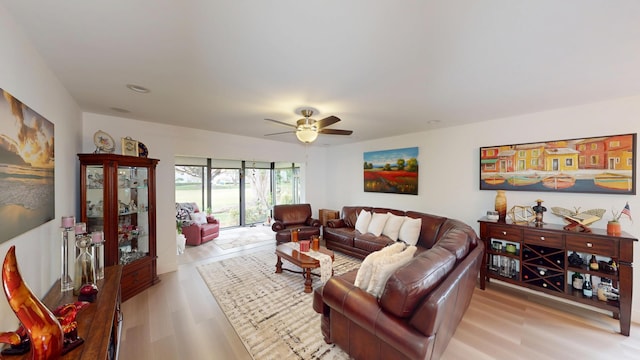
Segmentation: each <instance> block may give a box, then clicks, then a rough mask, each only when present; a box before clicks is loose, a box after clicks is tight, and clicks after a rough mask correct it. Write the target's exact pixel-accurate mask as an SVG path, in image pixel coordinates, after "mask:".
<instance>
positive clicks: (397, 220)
mask: <svg viewBox="0 0 640 360" xmlns="http://www.w3.org/2000/svg"><path fill="white" fill-rule="evenodd" d="M387 215H389V218H388V219H387V223H386V224H384V229H382V235H386V236H387V237H389V239H391V240H393V241H396V240H398V234H399V233H400V227H401V226H402V223H403V222H404V216H398V215H393V214H392V213H387Z"/></svg>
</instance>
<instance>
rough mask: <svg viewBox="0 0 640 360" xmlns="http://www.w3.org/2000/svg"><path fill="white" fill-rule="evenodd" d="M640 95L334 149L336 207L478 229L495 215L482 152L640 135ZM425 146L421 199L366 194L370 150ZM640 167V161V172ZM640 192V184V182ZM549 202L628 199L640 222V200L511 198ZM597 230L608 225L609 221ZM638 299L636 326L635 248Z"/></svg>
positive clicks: (591, 204)
mask: <svg viewBox="0 0 640 360" xmlns="http://www.w3.org/2000/svg"><path fill="white" fill-rule="evenodd" d="M638 119H640V96H636V97H629V98H622V99H616V100H611V101H606V102H600V103H593V104H588V105H583V106H577V107H572V108H565V109H557V110H552V111H545V112H540V113H534V114H526V115H522V116H514V117H509V118H504V119H497V120H492V121H486V122H483V123H479V124H472V125H466V126H459V127H453V128H447V129H441V130H434V131H429V132H422V133H417V134H410V135H405V136H399V137H391V138H386V139H380V140H376V141H368V142H362V143H358V144H351V145H344V146H339V147H332V148H330V149H328V150H327V158H328V159H342V160H341V161H339V162H331V166H329V167H328V168H329V171H328V173H327V174H328V175H327V178H326V183H327V184H332V183H333V184H337V183H338V182H340V181H344V179H351V180H350V181H348V182H344V183H343V185H342V186H338V187H335V188H332V189H331V196H329V204H327V206H328V207H329V208H332V209H340V208H341V207H342V206H343V205H372V206H381V207H391V208H397V209H405V210H418V211H425V212H429V213H434V214H439V215H444V216H447V217H455V218H458V219H460V220H462V221H464V222H466V223H468V224H470V225H472V226H474V228H475V229H476V231H478V225H477V220H478V219H479V218H480V217H482V216H483V215H484V214H485V212H486V210H490V209H491V210H492V209H493V202H494V198H495V192H493V191H480V190H478V188H479V180H478V178H479V171H480V170H479V158H480V155H479V148H480V147H482V146H491V145H504V144H516V143H528V142H537V141H545V140H558V139H571V138H581V137H590V136H599V135H614V134H626V133H638V132H640V121H638ZM411 146H418V147H419V156H418V162H419V166H420V172H419V176H420V178H419V185H418V186H419V190H418V192H419V194H418V195H417V196H411V195H395V194H377V193H365V192H364V191H363V184H362V183H363V180H362V163H363V152H365V151H372V150H383V149H394V148H401V147H411ZM639 164H640V162H639V161H638V159H637V156H636V169H638V168H639V166H640V165H639ZM636 186H638V184H636ZM538 198H541V199H542V200H544V203H543V205H545V206H546V207H547V208H549V207H551V206H562V207H565V208H569V209H573V208H574V207H576V206H577V207H581V208H582V209H585V210H586V209H590V208H604V209H607V210H611V209H614V210H616V211H620V210H621V209H622V208H623V207H624V205H625V203H626V202H627V201H628V202H629V206H630V207H631V213H632V216H634V214H635V218H636V219H638V218H640V199H639V198H638V195H635V196H631V195H602V194H559V193H548V192H528V191H510V192H507V200H508V206H507V208H511V207H512V206H514V205H527V206H529V205H534V204H535V200H536V199H538ZM610 215H611V213H610V211H609V212H608V213H607V215H606V216H605V218H604V219H603V220H600V221H598V222H596V223H595V224H594V225H593V226H594V227H598V228H604V227H606V219H608V217H610ZM544 220H545V221H546V222H549V223H557V224H562V220H561V219H560V218H558V217H556V216H555V215H553V214H551V213H550V212H547V213H546V214H545V217H544ZM621 222H622V228H623V230H624V231H626V232H629V233H631V234H632V235H634V236H635V237H639V236H640V227H639V225H640V222H638V221H636V222H635V223H633V222H631V221H628V220H626V219H624V218H623V220H622V221H621ZM634 262H635V263H636V267H635V269H634V279H635V280H634V288H635V290H636V296H635V297H634V302H633V304H634V306H633V309H634V311H633V320H634V321H636V322H638V321H640V296H639V294H640V293H638V291H640V287H639V286H638V284H639V283H640V270H639V269H640V248H639V247H638V244H637V243H636V246H635V247H634Z"/></svg>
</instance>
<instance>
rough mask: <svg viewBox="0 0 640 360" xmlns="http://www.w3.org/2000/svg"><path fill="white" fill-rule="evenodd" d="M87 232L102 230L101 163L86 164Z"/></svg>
mask: <svg viewBox="0 0 640 360" xmlns="http://www.w3.org/2000/svg"><path fill="white" fill-rule="evenodd" d="M86 177H87V178H86V184H87V185H86V187H87V200H86V202H87V204H86V209H87V233H89V234H91V233H92V232H94V231H104V216H105V215H104V212H105V211H106V209H105V206H104V205H105V201H104V181H105V178H104V167H103V166H102V165H91V166H87V172H86Z"/></svg>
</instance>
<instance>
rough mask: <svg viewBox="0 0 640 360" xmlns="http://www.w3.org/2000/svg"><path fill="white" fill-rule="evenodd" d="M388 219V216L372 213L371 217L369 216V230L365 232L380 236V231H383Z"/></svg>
mask: <svg viewBox="0 0 640 360" xmlns="http://www.w3.org/2000/svg"><path fill="white" fill-rule="evenodd" d="M388 218H389V215H388V214H379V213H373V215H371V222H369V228H368V229H367V232H370V233H372V234H373V235H375V236H380V234H382V229H384V224H386V223H387V219H388Z"/></svg>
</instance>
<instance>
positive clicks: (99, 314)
mask: <svg viewBox="0 0 640 360" xmlns="http://www.w3.org/2000/svg"><path fill="white" fill-rule="evenodd" d="M121 276H122V266H121V265H114V266H108V267H106V268H105V273H104V279H102V280H99V281H98V289H99V292H98V297H97V299H96V301H94V302H93V303H91V304H89V306H87V307H86V308H84V309H82V310H81V311H80V312H79V313H78V316H77V319H76V320H77V321H78V336H80V337H81V338H83V339H84V343H83V344H81V345H80V346H78V347H77V348H75V349H73V350H71V351H70V352H68V353H67V354H65V355H64V356H62V357H61V359H62V360H78V359H83V360H97V359H99V360H102V359H116V358H117V351H118V341H119V340H120V339H119V337H120V329H121V326H122V313H121V312H120V277H121ZM77 300H78V298H77V297H76V296H73V292H72V291H66V292H64V293H61V292H60V280H58V281H57V282H56V283H55V284H53V287H52V288H51V290H49V292H48V293H47V295H46V296H45V297H44V299H43V300H42V302H43V303H44V304H45V305H46V306H47V308H49V309H50V310H51V311H53V310H54V309H55V308H57V307H58V306H60V305H63V304H69V303H72V302H74V301H77ZM3 356H4V359H9V360H13V359H15V360H18V359H20V360H22V359H30V358H31V352H28V353H26V354H23V355H3Z"/></svg>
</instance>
